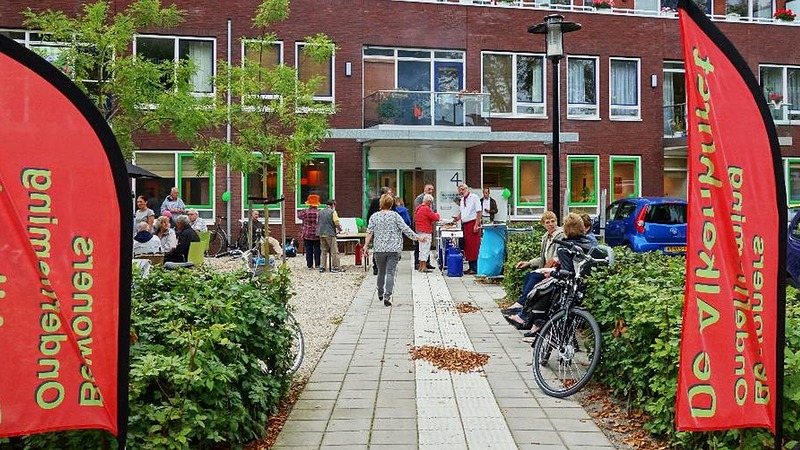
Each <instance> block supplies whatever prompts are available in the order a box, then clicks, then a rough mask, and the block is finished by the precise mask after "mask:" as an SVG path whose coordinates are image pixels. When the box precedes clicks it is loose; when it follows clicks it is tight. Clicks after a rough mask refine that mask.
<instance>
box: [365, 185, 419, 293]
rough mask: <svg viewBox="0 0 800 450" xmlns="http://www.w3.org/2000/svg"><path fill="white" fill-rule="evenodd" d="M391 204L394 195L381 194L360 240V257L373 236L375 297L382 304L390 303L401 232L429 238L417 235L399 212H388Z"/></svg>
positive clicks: (392, 203)
mask: <svg viewBox="0 0 800 450" xmlns="http://www.w3.org/2000/svg"><path fill="white" fill-rule="evenodd" d="M392 206H394V198H393V197H392V196H391V195H383V196H381V199H380V208H381V209H380V211H378V212H376V213H375V214H373V215H372V216H371V217H370V218H369V224H368V225H367V237H366V239H365V240H364V258H368V257H369V251H368V250H367V248H368V247H369V244H370V243H371V242H372V240H373V237H374V238H375V243H374V248H373V252H374V255H375V263H376V264H377V266H378V298H380V299H381V300H383V304H384V306H392V289H393V288H394V274H395V271H396V269H397V262H398V261H400V252H402V251H403V235H404V234H405V235H406V236H408V238H409V239H411V240H414V241H419V242H426V241H427V240H428V239H429V238H426V237H420V236H417V235H416V234H415V233H414V232H413V231H412V230H411V228H409V227H408V225H406V223H405V222H403V219H402V218H401V217H400V214H397V213H396V212H395V211H392Z"/></svg>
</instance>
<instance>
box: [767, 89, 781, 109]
mask: <svg viewBox="0 0 800 450" xmlns="http://www.w3.org/2000/svg"><path fill="white" fill-rule="evenodd" d="M769 101H770V102H772V106H773V108H774V109H780V107H781V102H783V95H781V94H779V93H777V92H770V93H769Z"/></svg>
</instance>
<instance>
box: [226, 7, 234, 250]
mask: <svg viewBox="0 0 800 450" xmlns="http://www.w3.org/2000/svg"><path fill="white" fill-rule="evenodd" d="M231 29H232V25H231V19H228V94H227V101H228V120H227V121H226V122H227V123H226V124H225V142H227V143H228V144H230V143H231V78H230V74H231V41H232V39H233V38H232V36H231ZM230 191H231V165H230V164H226V165H225V192H230ZM225 203H226V205H225V214H226V215H227V216H228V220H227V222H226V227H227V229H226V230H225V231H226V233H228V239H230V238H231V236H232V235H231V221H232V220H233V217H232V216H231V201H230V199H229V200H228V201H227V202H225ZM229 244H230V242H229ZM225 250H227V249H225Z"/></svg>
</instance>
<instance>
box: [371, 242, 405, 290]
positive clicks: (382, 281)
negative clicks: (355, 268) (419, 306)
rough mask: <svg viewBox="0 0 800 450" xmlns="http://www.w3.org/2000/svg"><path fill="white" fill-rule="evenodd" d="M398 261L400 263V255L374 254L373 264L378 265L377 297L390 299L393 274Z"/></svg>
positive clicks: (391, 253) (388, 253) (394, 253)
mask: <svg viewBox="0 0 800 450" xmlns="http://www.w3.org/2000/svg"><path fill="white" fill-rule="evenodd" d="M398 261H400V253H396V252H376V253H375V262H376V263H377V265H378V297H380V298H381V299H385V298H390V297H391V296H392V290H393V289H394V274H395V272H396V270H397V262H398Z"/></svg>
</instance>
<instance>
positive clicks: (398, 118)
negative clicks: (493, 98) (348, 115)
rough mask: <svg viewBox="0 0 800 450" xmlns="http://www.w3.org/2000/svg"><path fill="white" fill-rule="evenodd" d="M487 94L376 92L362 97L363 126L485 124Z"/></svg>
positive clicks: (460, 125) (470, 125)
mask: <svg viewBox="0 0 800 450" xmlns="http://www.w3.org/2000/svg"><path fill="white" fill-rule="evenodd" d="M489 111H490V106H489V94H481V93H468V92H430V91H402V90H392V91H388V90H387V91H376V92H373V93H372V94H370V95H368V96H366V97H365V98H364V128H370V127H374V126H376V125H427V126H434V125H437V126H451V127H488V126H489Z"/></svg>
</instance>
